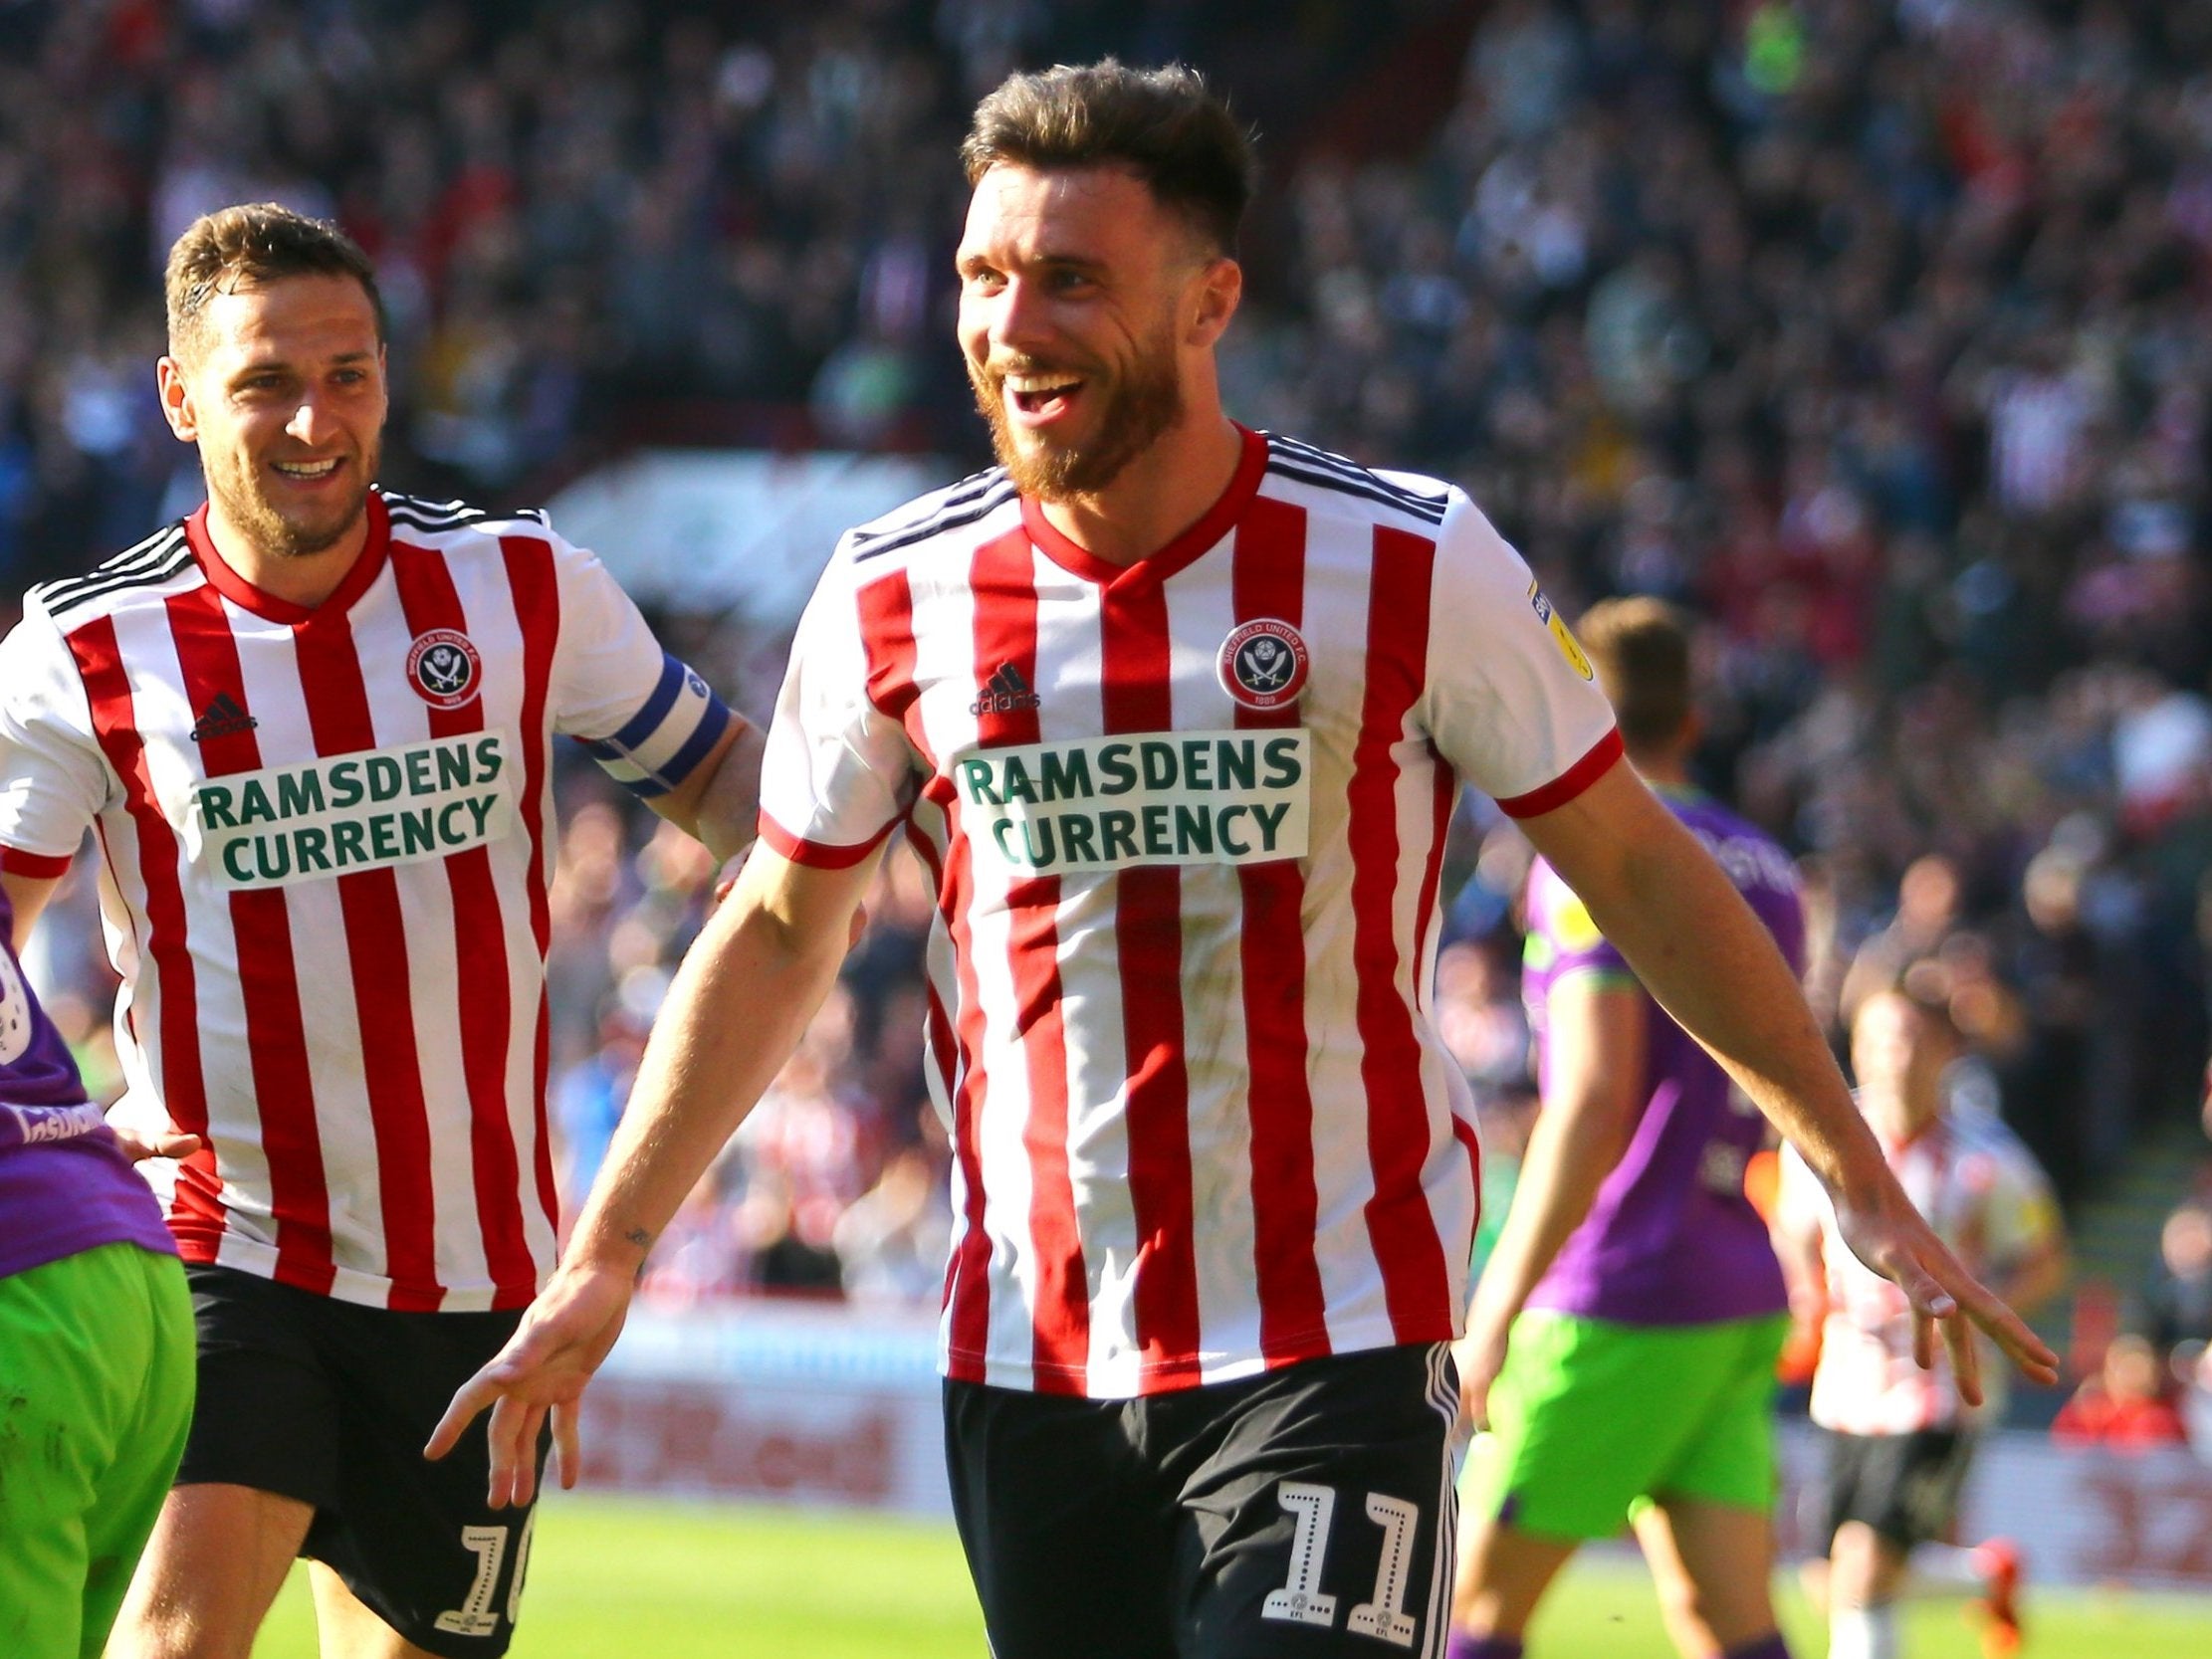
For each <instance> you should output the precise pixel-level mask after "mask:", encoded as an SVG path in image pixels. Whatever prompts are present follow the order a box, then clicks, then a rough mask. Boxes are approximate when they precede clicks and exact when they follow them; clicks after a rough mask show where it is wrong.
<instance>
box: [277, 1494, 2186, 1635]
mask: <svg viewBox="0 0 2212 1659" xmlns="http://www.w3.org/2000/svg"><path fill="white" fill-rule="evenodd" d="M2030 1590H2031V1596H2032V1599H2031V1600H2030V1602H2029V1603H2028V1612H2029V1616H2030V1619H2031V1621H2032V1622H2031V1623H2030V1625H2029V1632H2028V1644H2027V1647H2026V1648H2025V1650H2024V1652H2023V1659H2180V1656H2182V1655H2197V1654H2212V1600H2207V1599H2183V1598H2180V1597H2167V1596H2139V1595H2129V1594H2126V1593H2124V1592H2120V1591H2097V1592H2082V1591H2064V1592H2062V1591H2056V1590H2054V1591H2048V1592H2044V1593H2041V1594H2036V1593H2034V1589H2033V1586H2030ZM1783 1623H1784V1629H1785V1631H1786V1633H1787V1634H1788V1636H1789V1639H1790V1644H1791V1648H1792V1651H1793V1652H1795V1653H1796V1654H1797V1655H1798V1656H1799V1659H1818V1656H1819V1655H1820V1654H1822V1653H1824V1652H1825V1651H1826V1649H1827V1642H1826V1640H1825V1637H1824V1636H1823V1634H1822V1633H1821V1632H1820V1630H1819V1629H1818V1628H1817V1627H1816V1626H1815V1625H1814V1624H1813V1622H1812V1621H1811V1618H1810V1616H1809V1614H1808V1611H1807V1608H1806V1606H1805V1603H1804V1602H1803V1600H1802V1599H1800V1598H1799V1597H1798V1596H1797V1595H1796V1593H1795V1591H1794V1589H1785V1594H1784V1601H1783ZM314 1629H315V1617H314V1612H313V1610H312V1607H311V1605H310V1601H309V1596H308V1589H307V1580H306V1576H305V1573H304V1571H296V1572H295V1573H294V1574H293V1577H292V1581H291V1583H289V1584H288V1585H287V1586H286V1588H285V1592H284V1595H283V1596H282V1597H281V1598H280V1599H279V1601H278V1603H277V1608H276V1611H275V1612H274V1613H272V1614H271V1615H270V1619H269V1623H268V1625H267V1626H266V1627H265V1629H264V1630H263V1632H262V1638H261V1640H260V1642H259V1643H257V1644H256V1646H255V1648H254V1654H255V1659H315V1655H316V1646H315V1634H314ZM1530 1635H1531V1640H1530V1642H1529V1652H1530V1654H1531V1656H1532V1659H1669V1656H1670V1655H1671V1651H1672V1650H1671V1649H1670V1648H1668V1646H1667V1644H1666V1638H1665V1637H1664V1635H1663V1634H1661V1632H1660V1628H1659V1614H1658V1611H1657V1610H1656V1608H1655V1607H1654V1605H1653V1601H1652V1591H1651V1584H1650V1581H1649V1580H1648V1579H1647V1578H1646V1577H1645V1576H1644V1574H1643V1571H1642V1568H1641V1567H1640V1566H1634V1565H1628V1564H1623V1563H1622V1562H1621V1561H1619V1560H1618V1559H1617V1558H1614V1557H1610V1556H1608V1557H1602V1558H1594V1559H1591V1560H1589V1561H1587V1562H1578V1563H1577V1565H1576V1566H1574V1567H1573V1568H1571V1569H1570V1570H1569V1573H1568V1576H1567V1577H1566V1578H1565V1579H1564V1580H1563V1581H1562V1582H1561V1583H1560V1584H1559V1586H1558V1587H1557V1588H1556V1589H1555V1590H1554V1591H1553V1593H1552V1595H1551V1596H1550V1597H1549V1598H1548V1599H1547V1601H1546V1603H1545V1606H1544V1611H1543V1612H1542V1614H1541V1615H1540V1616H1539V1617H1538V1619H1537V1621H1536V1627H1535V1629H1534V1630H1533V1631H1531V1632H1530ZM1905 1646H1906V1652H1907V1653H1908V1654H1909V1655H1910V1656H1911V1659H1980V1648H1979V1645H1978V1644H1977V1643H1976V1641H1975V1639H1974V1636H1973V1633H1972V1631H1971V1629H1970V1628H1969V1627H1968V1625H1967V1624H1966V1622H1965V1619H1964V1616H1963V1614H1962V1611H1961V1609H1960V1607H1959V1605H1958V1604H1957V1603H1956V1602H1946V1601H1930V1602H1922V1603H1916V1604H1915V1605H1914V1606H1913V1607H1912V1609H1911V1612H1910V1615H1909V1617H1908V1619H1907V1630H1906V1642H1905ZM511 1651H512V1653H513V1654H514V1659H636V1656H637V1655H643V1654H650V1655H653V1656H654V1659H882V1656H883V1655H885V1654H896V1655H898V1656H899V1659H982V1655H983V1653H984V1640H983V1621H982V1619H981V1617H980V1616H979V1615H978V1613H977V1611H976V1600H975V1595H974V1593H973V1592H972V1591H971V1590H970V1588H969V1585H968V1572H967V1568H966V1567H965V1566H964V1565H963V1564H962V1561H961V1555H960V1545H959V1542H958V1541H957V1540H956V1539H955V1538H954V1537H953V1531H952V1528H951V1526H950V1525H949V1524H938V1523H916V1522H908V1521H887V1520H881V1519H875V1518H859V1517H852V1516H845V1515H831V1514H822V1513H818V1512H808V1511H797V1510H781V1509H768V1508H725V1507H721V1506H708V1505H691V1504H680V1503H670V1502H665V1501H659V1500H632V1499H613V1498H576V1497H569V1496H563V1495H560V1494H555V1495H554V1497H553V1499H552V1500H550V1501H549V1502H548V1503H547V1504H546V1506H545V1510H544V1513H543V1514H542V1516H541V1517H540V1520H539V1525H538V1537H537V1543H536V1546H535V1548H534V1550H533V1559H532V1561H531V1569H530V1587H529V1592H528V1599H527V1602H526V1604H525V1610H524V1615H523V1621H522V1627H521V1633H520V1634H519V1635H518V1636H517V1638H516V1640H515V1645H514V1647H513V1649H512V1650H511ZM1378 1651H1380V1650H1378Z"/></svg>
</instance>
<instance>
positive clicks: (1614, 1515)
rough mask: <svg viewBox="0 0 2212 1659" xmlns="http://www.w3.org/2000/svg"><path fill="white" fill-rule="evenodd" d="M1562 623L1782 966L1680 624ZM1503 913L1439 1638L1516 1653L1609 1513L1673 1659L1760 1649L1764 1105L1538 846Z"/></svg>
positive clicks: (1759, 1656)
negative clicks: (1525, 1011)
mask: <svg viewBox="0 0 2212 1659" xmlns="http://www.w3.org/2000/svg"><path fill="white" fill-rule="evenodd" d="M1581 637H1582V641H1583V647H1584V649H1585V651H1586V652H1587V653H1588V654H1589V656H1590V659H1591V661H1592V662H1593V663H1594V664H1595V665H1596V666H1597V670H1598V679H1599V682H1600V684H1601V685H1602V686H1603V687H1604V688H1605V691H1606V693H1607V694H1608V696H1610V697H1611V699H1612V700H1613V706H1614V710H1615V712H1616V713H1617V715H1618V716H1619V718H1620V723H1621V732H1622V736H1623V739H1624V741H1625V742H1626V744H1627V748H1628V757H1629V760H1630V761H1631V763H1633V764H1634V766H1635V767H1636V770H1637V772H1638V773H1639V774H1640V775H1641V776H1642V777H1643V778H1644V780H1645V781H1646V782H1647V783H1649V784H1651V785H1652V786H1653V787H1654V788H1655V789H1656V790H1657V791H1658V792H1659V795H1660V797H1661V799H1663V800H1664V801H1665V802H1666V803H1667V805H1668V806H1669V807H1670V808H1671V809H1672V810H1673V812H1674V814H1675V815H1676V816H1677V817H1678V818H1680V819H1681V820H1682V822H1683V823H1684V824H1685V825H1687V826H1688V828H1689V829H1690V830H1691V832H1692V833H1693V834H1695V835H1696V836H1697V838H1698V839H1699V840H1700V841H1702V842H1703V843H1704V845H1705V846H1706V847H1707V849H1709V850H1710V851H1711V852H1712V853H1713V855H1714V857H1715V858H1716V859H1717V860H1718V862H1719V864H1720V867H1721V869H1722V870H1724V871H1725V872H1727V874H1728V876H1729V878H1730V879H1731V880H1732V881H1733V882H1734V883H1735V885H1736V887H1737V888H1738V889H1739V890H1740V891H1741V893H1742V894H1743V896H1744V898H1745V900H1746V901H1748V903H1749V904H1750V906H1751V908H1752V910H1753V912H1754V913H1755V914H1756V915H1757V916H1758V917H1759V919H1760V920H1761V921H1762V922H1764V923H1765V924H1766V926H1767V928H1768V930H1769V931H1770V932H1771V933H1773V934H1774V937H1775V940H1776V942H1777V943H1778V944H1779V945H1780V946H1781V948H1782V951H1783V954H1784V956H1785V957H1786V958H1787V959H1788V960H1789V961H1790V962H1791V963H1792V964H1793V966H1794V965H1795V964H1796V963H1797V961H1798V959H1799V956H1800V953H1801V951H1802V947H1803V940H1804V920H1803V917H1802V914H1801V912H1800V909H1799V905H1798V892H1797V886H1798V884H1797V876H1796V872H1795V870H1794V869H1793V868H1792V866H1791V864H1790V860H1789V857H1788V855H1787V854H1786V853H1784V852H1783V851H1782V849H1781V848H1780V847H1778V846H1776V845H1775V844H1774V843H1773V842H1772V841H1771V840H1769V839H1768V838H1767V837H1766V836H1764V835H1762V834H1760V833H1759V831H1757V830H1756V829H1754V828H1752V826H1751V825H1749V824H1747V823H1745V822H1743V820H1741V819H1739V818H1737V817H1736V816H1734V815H1733V814H1732V813H1729V812H1727V811H1725V810H1724V809H1723V808H1722V807H1720V806H1719V805H1718V804H1717V803H1716V802H1714V801H1713V800H1711V799H1710V798H1709V797H1707V796H1705V795H1702V794H1700V793H1699V792H1697V791H1696V790H1695V789H1694V788H1692V787H1691V785H1690V777H1689V759H1690V756H1691V754H1692V752H1693V751H1694V750H1695V747H1696V742H1697V719H1696V714H1695V707H1694V703H1693V701H1692V696H1691V686H1690V642H1689V634H1688V630H1687V628H1686V627H1685V626H1684V624H1683V623H1682V621H1681V619H1680V618H1679V617H1678V616H1676V615H1675V614H1674V613H1673V612H1672V611H1671V610H1670V609H1669V608H1668V607H1667V606H1665V605H1663V604H1661V603H1660V602H1659V601H1658V600H1654V599H1617V600H1608V601H1606V602H1604V603H1602V604H1599V605H1596V606H1593V607H1592V608H1591V610H1590V611H1589V613H1588V614H1587V615H1586V616H1585V617H1584V618H1583V620H1582V624H1581ZM1528 923H1529V935H1528V945H1527V960H1526V966H1525V977H1524V986H1525V991H1526V995H1527V999H1528V1004H1529V1010H1530V1023H1531V1025H1532V1026H1533V1027H1534V1029H1535V1030H1536V1032H1537V1034H1538V1042H1539V1045H1540V1054H1541V1057H1542V1092H1543V1109H1542V1111H1541V1113H1540V1114H1539V1116H1538V1118H1537V1120H1536V1128H1535V1131H1534V1133H1533V1134H1532V1135H1531V1136H1530V1139H1529V1148H1528V1152H1527V1155H1526V1156H1525V1157H1524V1159H1523V1160H1522V1164H1521V1175H1520V1181H1519V1184H1518V1185H1517V1186H1516V1187H1515V1188H1514V1192H1513V1202H1512V1207H1511V1209H1510V1210H1509V1212H1508V1214H1507V1217H1506V1222H1505V1229H1504V1232H1503V1233H1502V1235H1501V1236H1500V1238H1499V1240H1498V1245H1497V1249H1496V1250H1495V1251H1494V1252H1493V1253H1492V1255H1491V1257H1490V1260H1489V1262H1488V1264H1487V1266H1486V1267H1485V1268H1484V1269H1483V1273H1482V1278H1481V1282H1480V1284H1479V1285H1478V1287H1477V1288H1476V1291H1475V1297H1474V1306H1473V1309H1472V1310H1471V1312H1470V1313H1469V1315H1468V1320H1467V1335H1466V1338H1465V1340H1464V1341H1463V1342H1462V1343H1461V1344H1460V1345H1459V1347H1458V1348H1457V1349H1456V1354H1455V1356H1456V1357H1457V1359H1458V1362H1459V1388H1460V1396H1461V1399H1462V1400H1463V1401H1464V1404H1465V1407H1466V1410H1467V1413H1468V1415H1469V1417H1470V1418H1471V1419H1472V1420H1473V1421H1474V1422H1475V1423H1476V1424H1477V1425H1478V1426H1479V1425H1484V1424H1485V1423H1486V1425H1487V1426H1488V1427H1490V1428H1491V1429H1492V1430H1493V1431H1494V1434H1493V1437H1492V1438H1491V1440H1489V1441H1488V1442H1486V1443H1485V1444H1483V1446H1482V1447H1481V1449H1480V1452H1479V1454H1478V1456H1477V1459H1476V1464H1475V1468H1474V1471H1473V1479H1474V1481H1475V1485H1474V1487H1473V1488H1472V1491H1471V1495H1470V1499H1469V1514H1468V1517H1467V1522H1466V1532H1465V1540H1466V1543H1465V1548H1464V1552H1463V1555H1462V1557H1461V1562H1460V1567H1459V1573H1458V1577H1457V1580H1456V1582H1455V1584H1454V1586H1453V1590H1452V1613H1453V1624H1454V1626H1455V1633H1454V1635H1453V1638H1452V1645H1451V1648H1450V1652H1451V1654H1452V1655H1453V1656H1454V1659H1516V1656H1517V1655H1519V1653H1520V1652H1521V1649H1522V1639H1523V1632H1524V1631H1525V1630H1526V1628H1527V1625H1528V1620H1529V1618H1530V1616H1531V1614H1533V1613H1534V1611H1535V1609H1536V1606H1537V1603H1538V1601H1539V1600H1540V1599H1541V1597H1542V1596H1543V1593H1544V1591H1545V1589H1546V1588H1547V1587H1548V1586H1549V1585H1550V1583H1551V1581H1552V1578H1553V1576H1554V1575H1555V1574H1556V1573H1557V1572H1558V1571H1559V1569H1560V1568H1561V1567H1562V1566H1564V1565H1565V1564H1566V1562H1567V1560H1568V1558H1569V1557H1570V1556H1571V1555H1573V1554H1574V1552H1575V1551H1576V1549H1578V1548H1579V1547H1580V1546H1581V1545H1582V1544H1583V1543H1585V1542H1586V1541H1589V1540H1593V1539H1601V1538H1611V1537H1613V1536H1614V1535H1615V1534H1617V1533H1619V1532H1620V1530H1621V1527H1622V1525H1623V1523H1624V1522H1625V1521H1627V1520H1629V1519H1630V1518H1631V1517H1632V1516H1633V1517H1634V1519H1635V1525H1636V1530H1637V1535H1638V1538H1639V1540H1640V1541H1641V1542H1642V1544H1643V1546H1644V1552H1645V1555H1646V1556H1647V1557H1648V1558H1649V1559H1650V1561H1651V1563H1652V1571H1653V1574H1654V1576H1655V1577H1656V1578H1657V1580H1658V1583H1659V1606H1660V1608H1661V1610H1662V1612H1663V1613H1664V1615H1665V1618H1666V1623H1667V1627H1668V1630H1669V1633H1670V1634H1671V1635H1672V1636H1673V1639H1674V1644H1675V1646H1676V1647H1677V1648H1679V1649H1680V1650H1681V1652H1682V1653H1683V1654H1684V1655H1685V1656H1687V1659H1711V1656H1712V1655H1715V1654H1721V1655H1726V1656H1727V1659H1784V1656H1785V1655H1786V1649H1785V1648H1784V1646H1783V1643H1782V1638H1781V1636H1780V1635H1779V1634H1778V1633H1777V1631H1776V1628H1775V1618H1774V1607H1773V1603H1772V1600H1771V1598H1770V1595H1769V1591H1768V1580H1769V1578H1770V1576H1771V1574H1772V1559H1773V1548H1772V1542H1771V1540H1772V1522H1771V1516H1772V1513H1773V1508H1774V1493H1775V1462H1774V1423H1773V1407H1774V1393H1775V1357H1776V1355H1777V1354H1778V1353H1779V1352H1780V1350H1781V1347H1782V1341H1783V1338H1784V1337H1785V1336H1786V1335H1787V1334H1788V1330H1789V1314H1788V1307H1789V1299H1788V1293H1787V1290H1786V1288H1785V1287H1784V1285H1783V1281H1782V1270H1781V1267H1780V1266H1779V1265H1778V1264H1777V1262H1776V1261H1775V1257H1774V1250H1773V1247H1772V1246H1771V1245H1770V1244H1769V1243H1768V1240H1767V1228H1766V1223H1765V1222H1764V1221H1762V1220H1761V1219H1760V1217H1759V1215H1758V1212H1757V1211H1756V1210H1754V1209H1753V1208H1752V1206H1751V1204H1750V1201H1749V1200H1748V1199H1747V1198H1745V1196H1744V1167H1745V1163H1746V1161H1747V1160H1748V1159H1749V1157H1750V1155H1751V1154H1752V1153H1753V1152H1754V1151H1756V1150H1757V1149H1758V1147H1759V1143H1760V1141H1761V1138H1762V1131H1763V1129H1764V1121H1763V1120H1762V1119H1761V1118H1760V1117H1759V1116H1758V1114H1757V1113H1756V1112H1755V1111H1754V1110H1753V1109H1752V1108H1751V1107H1750V1105H1749V1104H1748V1103H1747V1102H1744V1101H1743V1100H1742V1097H1741V1096H1739V1095H1736V1094H1735V1093H1734V1092H1733V1091H1732V1089H1731V1087H1730V1085H1729V1081H1728V1077H1727V1074H1726V1073H1725V1072H1723V1071H1722V1070H1721V1069H1720V1067H1719V1066H1718V1065H1717V1064H1716V1063H1715V1062H1714V1061H1713V1059H1712V1057H1711V1056H1710V1055H1708V1054H1706V1052H1705V1051H1704V1050H1703V1049H1701V1048H1699V1047H1698V1046H1697V1045H1696V1044H1695V1043H1694V1042H1692V1041H1691V1040H1690V1038H1689V1037H1688V1036H1687V1034H1685V1033H1684V1032H1683V1030H1682V1029H1681V1027H1680V1026H1678V1025H1676V1024H1675V1023H1674V1022H1673V1021H1672V1020H1670V1019H1669V1018H1667V1016H1666V1015H1665V1013H1664V1012H1662V1011H1661V1010H1660V1009H1659V1008H1658V1007H1657V1006H1655V1005H1654V1003H1653V1001H1652V999H1651V997H1650V996H1649V995H1648V994H1647V993H1646V992H1645V990H1644V988H1643V986H1642V985H1641V984H1640V983H1639V982H1638V980H1637V977H1636V975H1635V974H1634V973H1633V972H1632V971H1631V970H1630V969H1629V967H1628V964H1627V963H1626V961H1624V959H1623V958H1622V955H1621V953H1620V951H1618V950H1617V949H1615V948H1614V947H1613V945H1611V944H1610V943H1609V942H1608V941H1607V940H1606V938H1605V936H1604V935H1603V934H1602V933H1600V932H1599V931H1598V929H1597V927H1596V926H1595V925H1594V924H1593V923H1592V921H1591V918H1590V913H1589V911H1588V910H1587V909H1585V908H1584V905H1583V902H1582V901H1581V900H1580V899H1578V898H1577V897H1576V896H1575V894H1574V892H1573V891H1572V890H1571V889H1569V888H1568V887H1567V885H1566V884H1565V883H1564V882H1562V881H1561V880H1560V878H1559V876H1558V875H1557V873H1556V872H1554V871H1553V870H1552V869H1551V867H1550V866H1549V865H1547V864H1544V863H1542V862H1539V863H1538V864H1537V865H1536V867H1535V869H1534V870H1533V871H1532V872H1531V874H1530V878H1529V885H1528ZM1524 1310H1525V1311H1524ZM1508 1334H1510V1341H1511V1346H1510V1348H1508V1346H1507V1344H1508Z"/></svg>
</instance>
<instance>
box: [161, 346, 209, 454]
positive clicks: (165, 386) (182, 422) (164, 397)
mask: <svg viewBox="0 0 2212 1659" xmlns="http://www.w3.org/2000/svg"><path fill="white" fill-rule="evenodd" d="M153 375H154V382H155V384H156V385H157V386H158V387H159V388H160V392H161V414H162V416H163V418H165V419H166V420H167V421H168V423H169V430H170V431H171V432H173V433H175V434H176V437H177V442H179V443H182V444H190V443H197V442H198V441H199V436H200V419H199V415H198V412H197V411H196V410H194V408H193V407H192V388H191V385H190V383H189V382H188V381H187V380H186V379H185V376H184V365H183V364H182V363H180V362H178V361H177V360H176V359H175V358H174V357H163V358H162V359H161V361H160V362H158V363H156V364H155V365H154V370H153Z"/></svg>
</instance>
